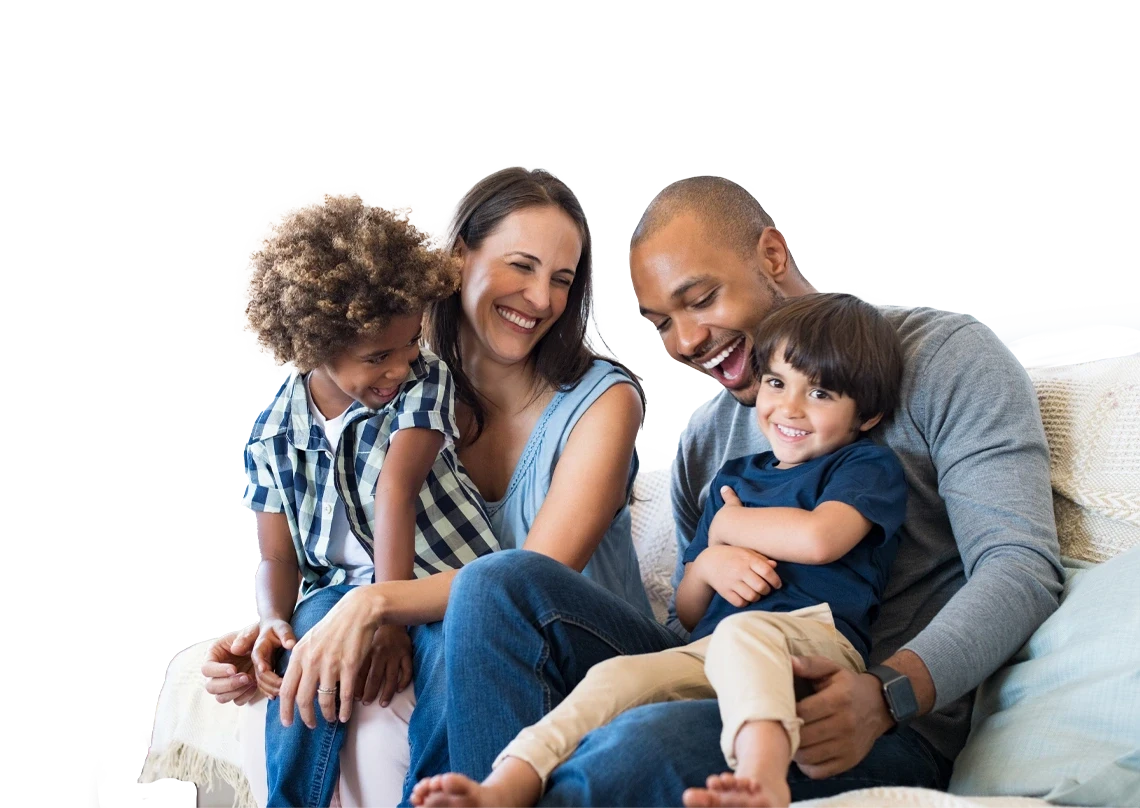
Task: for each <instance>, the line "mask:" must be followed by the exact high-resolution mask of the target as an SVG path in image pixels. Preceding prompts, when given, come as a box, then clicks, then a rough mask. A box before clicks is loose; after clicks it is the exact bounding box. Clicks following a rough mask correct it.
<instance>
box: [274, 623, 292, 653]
mask: <svg viewBox="0 0 1140 808" xmlns="http://www.w3.org/2000/svg"><path fill="white" fill-rule="evenodd" d="M273 634H274V635H275V636H276V637H277V641H278V642H279V643H281V647H282V648H284V649H285V650H286V651H288V650H290V649H291V648H292V647H293V646H294V645H296V644H297V638H296V637H294V636H293V627H292V626H290V625H289V624H288V623H280V624H278V625H276V626H274V627H273Z"/></svg>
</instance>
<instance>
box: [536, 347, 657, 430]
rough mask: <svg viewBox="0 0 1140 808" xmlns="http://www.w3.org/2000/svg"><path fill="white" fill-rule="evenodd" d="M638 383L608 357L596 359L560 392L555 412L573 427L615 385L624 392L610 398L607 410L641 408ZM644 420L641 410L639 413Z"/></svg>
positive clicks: (607, 401) (606, 405) (607, 398)
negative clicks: (607, 358)
mask: <svg viewBox="0 0 1140 808" xmlns="http://www.w3.org/2000/svg"><path fill="white" fill-rule="evenodd" d="M635 385H636V382H635V381H634V379H633V377H632V376H631V375H630V373H629V371H627V370H625V369H624V368H622V367H621V366H620V365H617V364H615V363H613V362H610V361H609V360H606V359H595V360H594V361H593V363H592V364H591V365H590V367H589V368H588V369H587V370H586V372H585V373H583V374H582V376H581V378H579V379H578V380H577V381H576V382H574V383H573V384H572V385H571V386H569V387H567V388H565V389H563V390H561V391H560V392H558V393H557V394H556V398H557V403H556V406H555V407H554V408H552V409H554V411H555V412H554V413H552V415H555V416H556V415H559V414H561V415H562V416H563V419H564V420H568V421H569V422H570V425H571V426H572V425H573V424H574V423H576V422H577V420H578V419H579V418H581V417H582V415H584V414H585V412H586V411H587V410H589V409H590V408H591V407H592V406H593V405H594V404H595V403H596V402H597V401H598V399H600V398H602V396H603V395H605V394H606V393H607V392H608V391H609V390H610V389H611V388H613V387H615V386H616V387H620V388H621V389H622V392H621V393H615V394H614V395H611V396H607V397H606V404H605V405H603V406H604V407H605V409H610V408H614V409H616V410H626V409H630V408H634V407H636V408H637V409H640V396H639V394H638V392H637V388H636V386H635ZM638 418H639V420H640V413H639V415H638Z"/></svg>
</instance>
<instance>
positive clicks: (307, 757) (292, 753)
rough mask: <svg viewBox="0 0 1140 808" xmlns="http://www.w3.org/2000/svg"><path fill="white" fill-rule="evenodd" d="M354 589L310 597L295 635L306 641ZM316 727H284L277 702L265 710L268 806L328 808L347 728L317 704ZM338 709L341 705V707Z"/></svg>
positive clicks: (296, 620) (281, 665)
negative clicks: (325, 714)
mask: <svg viewBox="0 0 1140 808" xmlns="http://www.w3.org/2000/svg"><path fill="white" fill-rule="evenodd" d="M350 589H351V587H349V586H346V585H341V586H330V587H328V588H327V589H322V590H321V591H320V592H317V593H316V594H314V595H311V596H310V597H308V598H306V599H305V600H304V601H302V602H301V603H300V604H299V605H298V606H297V610H296V611H295V612H294V613H293V620H292V626H293V634H294V635H295V636H296V637H297V639H298V640H300V639H301V637H303V636H304V635H305V634H306V633H307V632H308V631H309V629H311V628H312V627H313V626H315V625H316V624H317V623H318V622H319V621H320V620H321V618H322V617H324V616H325V615H326V614H328V612H329V610H330V609H331V608H332V607H333V606H335V605H336V604H337V602H338V601H339V600H340V599H341V598H342V597H344V595H345V594H346V593H347V592H348V591H349V590H350ZM288 665H289V652H288V651H286V652H285V653H283V654H282V655H281V659H280V661H279V662H278V663H277V673H278V674H279V675H281V676H284V674H285V669H286V667H288ZM313 706H314V710H315V711H316V716H317V726H316V727H315V728H314V729H309V728H308V727H306V726H305V724H304V722H302V721H301V720H300V719H294V721H293V725H292V726H291V727H283V726H281V702H280V700H279V699H273V700H272V701H270V702H269V703H268V705H267V707H266V711H265V768H266V773H267V775H268V780H269V783H268V785H269V798H268V802H267V805H268V806H269V808H276V806H292V805H313V806H327V805H328V804H329V800H330V799H331V798H332V792H333V788H334V787H335V786H336V783H337V778H338V777H339V775H340V765H339V764H340V750H341V747H342V746H343V745H344V738H345V731H346V729H345V725H344V724H342V723H340V722H339V721H333V722H331V723H330V722H328V721H325V719H324V716H322V715H321V710H320V705H319V704H317V702H316V700H314V701H313ZM338 709H339V703H338Z"/></svg>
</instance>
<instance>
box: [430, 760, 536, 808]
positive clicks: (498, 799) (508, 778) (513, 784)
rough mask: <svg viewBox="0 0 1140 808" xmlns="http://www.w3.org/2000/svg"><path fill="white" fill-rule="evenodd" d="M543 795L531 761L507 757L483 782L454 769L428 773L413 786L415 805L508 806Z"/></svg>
mask: <svg viewBox="0 0 1140 808" xmlns="http://www.w3.org/2000/svg"><path fill="white" fill-rule="evenodd" d="M541 796H542V779H541V778H540V777H539V776H538V774H537V773H536V772H535V771H534V769H532V768H531V767H530V764H528V763H523V762H522V761H521V760H519V759H517V758H507V759H506V760H505V761H503V764H502V765H501V766H499V767H498V768H497V769H495V771H493V772H491V776H490V777H488V778H487V779H486V780H485V781H483V782H482V783H476V782H475V781H474V780H472V779H471V778H470V777H466V776H464V775H462V774H454V773H453V774H437V775H436V776H435V777H426V778H424V779H423V780H420V781H419V782H418V783H416V787H415V788H413V789H412V805H422V806H425V808H435V806H451V807H452V808H461V807H462V806H471V807H472V808H479V806H487V808H509V807H510V806H527V805H534V804H535V803H536V802H538V798H539V797H541Z"/></svg>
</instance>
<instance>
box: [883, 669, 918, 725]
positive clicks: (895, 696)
mask: <svg viewBox="0 0 1140 808" xmlns="http://www.w3.org/2000/svg"><path fill="white" fill-rule="evenodd" d="M883 689H884V690H886V692H887V699H888V701H889V702H890V705H891V712H892V713H894V715H893V716H892V717H893V718H894V719H895V721H898V722H900V723H901V722H903V721H909V720H910V719H912V718H914V717H915V716H916V715H918V701H917V700H916V699H915V697H914V688H912V687H911V686H910V680H908V679H907V678H906V677H904V676H900V677H899V678H898V679H895V680H894V681H892V682H888V683H887V685H886V687H884V688H883Z"/></svg>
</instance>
